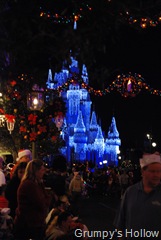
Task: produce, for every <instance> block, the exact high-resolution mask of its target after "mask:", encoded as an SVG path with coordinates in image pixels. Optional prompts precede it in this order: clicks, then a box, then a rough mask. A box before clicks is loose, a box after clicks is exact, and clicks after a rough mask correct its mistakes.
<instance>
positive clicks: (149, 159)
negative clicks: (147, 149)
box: [140, 152, 161, 168]
mask: <svg viewBox="0 0 161 240" xmlns="http://www.w3.org/2000/svg"><path fill="white" fill-rule="evenodd" d="M151 163H161V156H160V154H159V153H158V152H156V153H153V154H144V155H143V157H142V158H141V159H140V167H141V168H143V167H145V166H148V165H149V164H151Z"/></svg>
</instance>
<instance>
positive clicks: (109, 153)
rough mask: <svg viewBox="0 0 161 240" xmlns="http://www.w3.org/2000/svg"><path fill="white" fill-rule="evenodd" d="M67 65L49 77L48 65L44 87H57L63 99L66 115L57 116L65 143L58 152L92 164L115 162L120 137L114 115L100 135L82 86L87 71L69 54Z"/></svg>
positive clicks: (86, 93) (72, 159)
mask: <svg viewBox="0 0 161 240" xmlns="http://www.w3.org/2000/svg"><path fill="white" fill-rule="evenodd" d="M70 60H71V63H70V65H69V66H68V67H66V66H64V64H63V67H62V70H61V71H60V72H59V73H55V75H54V78H53V77H52V71H51V69H49V73H48V80H47V82H46V85H47V89H50V90H52V89H53V90H58V89H61V91H59V92H60V96H61V97H62V98H63V100H64V102H65V103H66V108H67V112H66V116H65V118H64V119H63V121H62V119H57V120H56V121H58V122H57V125H59V124H60V128H59V130H60V133H61V137H62V138H63V139H64V140H65V143H66V146H65V147H63V148H62V149H61V153H62V154H64V155H65V156H66V157H67V160H68V162H75V161H79V162H84V161H91V162H92V163H93V164H94V165H95V166H97V167H98V168H99V167H103V166H104V165H106V166H117V165H118V154H119V146H120V145H121V140H120V138H119V132H118V130H117V127H116V120H115V117H114V116H113V117H112V121H111V125H110V126H109V130H108V133H107V137H105V136H104V134H103V132H102V128H101V126H100V125H99V124H98V120H97V116H96V112H95V111H94V110H92V102H91V100H90V94H89V92H88V90H87V88H85V87H84V86H88V82H89V81H88V72H87V68H86V66H85V65H84V64H83V66H82V71H81V73H80V70H79V69H80V68H79V66H78V61H77V60H76V59H75V58H73V57H70Z"/></svg>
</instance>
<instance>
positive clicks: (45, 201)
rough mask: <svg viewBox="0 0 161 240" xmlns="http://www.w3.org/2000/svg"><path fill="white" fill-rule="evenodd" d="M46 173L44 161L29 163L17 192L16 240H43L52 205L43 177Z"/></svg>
mask: <svg viewBox="0 0 161 240" xmlns="http://www.w3.org/2000/svg"><path fill="white" fill-rule="evenodd" d="M45 172H46V168H45V166H44V163H43V161H41V160H32V161H30V162H28V164H27V167H26V169H25V173H24V175H23V178H22V180H21V183H20V185H19V188H18V191H17V201H18V207H17V209H16V216H15V219H14V236H15V238H16V240H26V239H34V240H43V239H44V234H45V218H46V216H47V213H48V210H49V206H50V203H51V195H49V193H48V192H46V190H45V186H44V183H43V177H44V174H45Z"/></svg>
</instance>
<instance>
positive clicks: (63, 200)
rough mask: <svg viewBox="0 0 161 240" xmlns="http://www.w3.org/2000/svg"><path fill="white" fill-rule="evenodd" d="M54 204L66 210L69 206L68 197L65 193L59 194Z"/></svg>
mask: <svg viewBox="0 0 161 240" xmlns="http://www.w3.org/2000/svg"><path fill="white" fill-rule="evenodd" d="M56 206H57V207H58V208H60V209H61V210H62V211H66V210H68V209H69V207H70V203H69V199H68V197H67V196H66V195H62V196H60V197H59V199H58V201H57V202H56Z"/></svg>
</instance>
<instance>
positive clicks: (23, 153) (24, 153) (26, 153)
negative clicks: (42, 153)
mask: <svg viewBox="0 0 161 240" xmlns="http://www.w3.org/2000/svg"><path fill="white" fill-rule="evenodd" d="M24 156H30V159H31V158H32V153H31V151H30V150H29V149H25V150H20V151H19V152H18V157H17V159H16V161H17V162H18V161H19V160H20V159H21V158H22V157H24Z"/></svg>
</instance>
